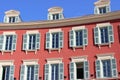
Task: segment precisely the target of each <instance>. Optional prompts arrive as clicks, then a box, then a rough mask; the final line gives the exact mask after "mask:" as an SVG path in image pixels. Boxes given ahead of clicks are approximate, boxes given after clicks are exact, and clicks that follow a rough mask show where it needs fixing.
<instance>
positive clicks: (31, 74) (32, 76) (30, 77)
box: [27, 65, 34, 80]
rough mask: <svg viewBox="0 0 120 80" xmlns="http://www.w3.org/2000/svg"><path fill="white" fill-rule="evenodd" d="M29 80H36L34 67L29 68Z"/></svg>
mask: <svg viewBox="0 0 120 80" xmlns="http://www.w3.org/2000/svg"><path fill="white" fill-rule="evenodd" d="M27 80H34V66H33V65H30V66H27Z"/></svg>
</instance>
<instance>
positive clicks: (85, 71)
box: [69, 61, 89, 80]
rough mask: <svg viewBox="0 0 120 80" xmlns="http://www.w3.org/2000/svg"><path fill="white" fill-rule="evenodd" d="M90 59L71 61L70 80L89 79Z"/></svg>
mask: <svg viewBox="0 0 120 80" xmlns="http://www.w3.org/2000/svg"><path fill="white" fill-rule="evenodd" d="M88 65H89V64H88V61H83V62H71V63H70V66H69V67H70V80H80V79H89V67H88Z"/></svg>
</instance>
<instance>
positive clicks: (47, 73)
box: [45, 64, 50, 80]
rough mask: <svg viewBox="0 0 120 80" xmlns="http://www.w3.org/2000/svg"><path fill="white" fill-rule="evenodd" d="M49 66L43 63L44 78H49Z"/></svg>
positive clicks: (47, 79)
mask: <svg viewBox="0 0 120 80" xmlns="http://www.w3.org/2000/svg"><path fill="white" fill-rule="evenodd" d="M49 68H50V64H45V80H49V74H50V73H49Z"/></svg>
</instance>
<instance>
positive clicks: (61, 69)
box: [59, 63, 64, 80]
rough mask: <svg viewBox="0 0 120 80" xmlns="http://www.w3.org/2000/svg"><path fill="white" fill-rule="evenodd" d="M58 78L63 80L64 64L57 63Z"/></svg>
mask: <svg viewBox="0 0 120 80" xmlns="http://www.w3.org/2000/svg"><path fill="white" fill-rule="evenodd" d="M59 80H64V64H63V63H59Z"/></svg>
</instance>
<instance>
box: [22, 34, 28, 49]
mask: <svg viewBox="0 0 120 80" xmlns="http://www.w3.org/2000/svg"><path fill="white" fill-rule="evenodd" d="M27 36H28V35H27V34H24V35H23V50H27V45H28V44H27V40H28V38H27Z"/></svg>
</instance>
